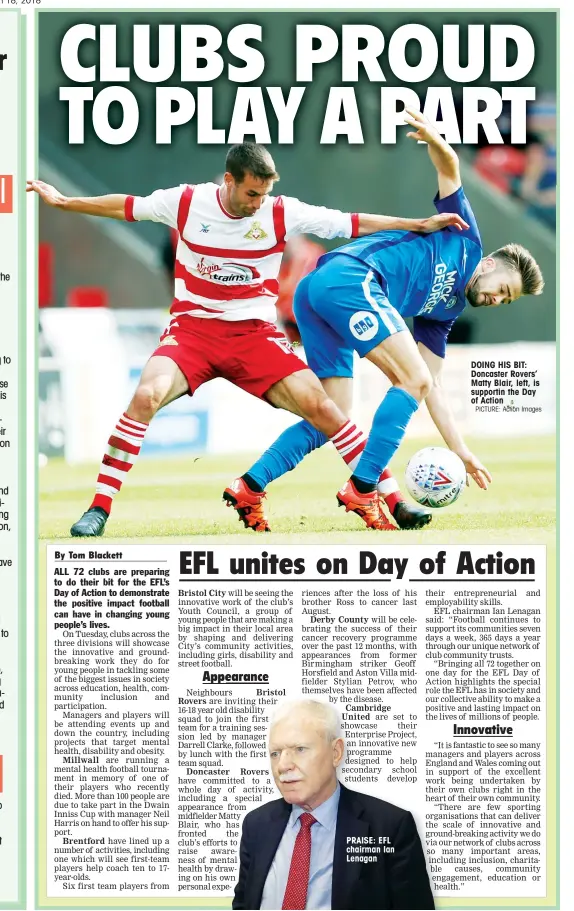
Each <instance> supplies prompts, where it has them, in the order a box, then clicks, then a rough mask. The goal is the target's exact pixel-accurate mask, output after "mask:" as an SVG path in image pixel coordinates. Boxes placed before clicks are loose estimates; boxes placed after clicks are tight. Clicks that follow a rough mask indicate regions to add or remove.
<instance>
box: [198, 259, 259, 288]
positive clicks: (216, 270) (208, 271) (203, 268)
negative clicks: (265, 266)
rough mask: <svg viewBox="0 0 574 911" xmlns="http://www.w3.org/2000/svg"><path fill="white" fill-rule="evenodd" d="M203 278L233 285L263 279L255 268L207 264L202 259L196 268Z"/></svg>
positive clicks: (239, 265)
mask: <svg viewBox="0 0 574 911" xmlns="http://www.w3.org/2000/svg"><path fill="white" fill-rule="evenodd" d="M195 269H196V271H197V272H199V274H200V275H201V277H202V278H208V279H211V281H214V282H219V283H221V282H225V283H229V284H233V285H237V284H241V283H249V282H253V281H256V280H257V279H258V278H261V273H260V272H259V271H258V270H257V269H256V268H255V267H254V266H246V265H244V264H243V263H222V264H221V265H219V264H218V263H207V262H206V261H205V259H204V258H203V257H202V258H201V260H200V261H199V262H198V264H197V265H196V267H195Z"/></svg>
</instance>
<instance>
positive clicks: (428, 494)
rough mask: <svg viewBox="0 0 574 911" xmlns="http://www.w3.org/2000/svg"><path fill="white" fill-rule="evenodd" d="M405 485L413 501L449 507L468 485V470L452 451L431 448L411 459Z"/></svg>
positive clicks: (424, 504)
mask: <svg viewBox="0 0 574 911" xmlns="http://www.w3.org/2000/svg"><path fill="white" fill-rule="evenodd" d="M405 481H406V486H407V490H408V492H409V493H410V495H411V497H412V498H413V499H414V500H416V501H417V503H420V504H421V505H422V506H430V507H432V508H433V509H438V508H439V507H441V506H449V505H450V504H451V503H454V501H455V500H456V499H457V498H458V497H459V496H460V493H461V491H462V490H463V488H464V486H465V484H466V469H465V467H464V463H463V461H462V459H460V458H459V457H458V456H457V455H455V453H454V452H451V451H450V449H443V448H441V447H439V446H427V447H426V448H425V449H419V451H418V452H416V453H415V454H414V456H413V457H412V458H411V459H410V461H409V463H408V465H407V467H406V471H405Z"/></svg>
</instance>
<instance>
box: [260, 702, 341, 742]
mask: <svg viewBox="0 0 574 911" xmlns="http://www.w3.org/2000/svg"><path fill="white" fill-rule="evenodd" d="M294 712H297V713H300V714H302V715H307V716H311V717H312V718H313V719H315V720H316V721H317V722H318V723H319V727H320V730H321V734H323V736H324V737H325V740H327V741H328V742H329V743H330V742H331V741H332V740H337V738H338V737H341V718H340V715H339V713H338V711H337V709H336V708H335V706H333V705H331V703H330V702H320V701H319V700H318V699H294V700H292V701H289V702H282V703H280V704H279V705H278V706H277V708H276V709H275V712H274V713H273V715H272V716H271V721H270V723H269V730H271V728H272V727H273V726H274V725H275V724H277V722H279V721H283V719H284V718H288V717H289V716H290V715H292V714H293V713H294Z"/></svg>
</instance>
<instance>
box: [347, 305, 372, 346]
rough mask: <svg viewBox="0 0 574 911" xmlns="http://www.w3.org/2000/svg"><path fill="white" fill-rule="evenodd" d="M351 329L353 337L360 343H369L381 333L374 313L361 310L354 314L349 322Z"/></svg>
mask: <svg viewBox="0 0 574 911" xmlns="http://www.w3.org/2000/svg"><path fill="white" fill-rule="evenodd" d="M349 329H350V330H351V333H352V335H354V336H355V338H356V339H358V340H359V341H360V342H368V341H370V340H371V339H372V338H374V337H375V335H376V334H377V332H378V331H379V323H378V320H377V317H376V316H375V314H374V313H369V311H368V310H359V311H357V313H353V315H352V317H351V318H350V320H349Z"/></svg>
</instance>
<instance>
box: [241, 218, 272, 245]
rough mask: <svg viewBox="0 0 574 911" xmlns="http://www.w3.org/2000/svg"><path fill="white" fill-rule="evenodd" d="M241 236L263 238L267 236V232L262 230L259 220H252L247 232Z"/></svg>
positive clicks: (255, 238)
mask: <svg viewBox="0 0 574 911" xmlns="http://www.w3.org/2000/svg"><path fill="white" fill-rule="evenodd" d="M243 236H244V237H245V239H246V240H265V238H266V237H268V234H267V232H266V231H264V230H263V228H262V226H261V222H259V221H254V222H253V223H252V225H251V227H250V228H249V231H248V232H247V234H244V235H243Z"/></svg>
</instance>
